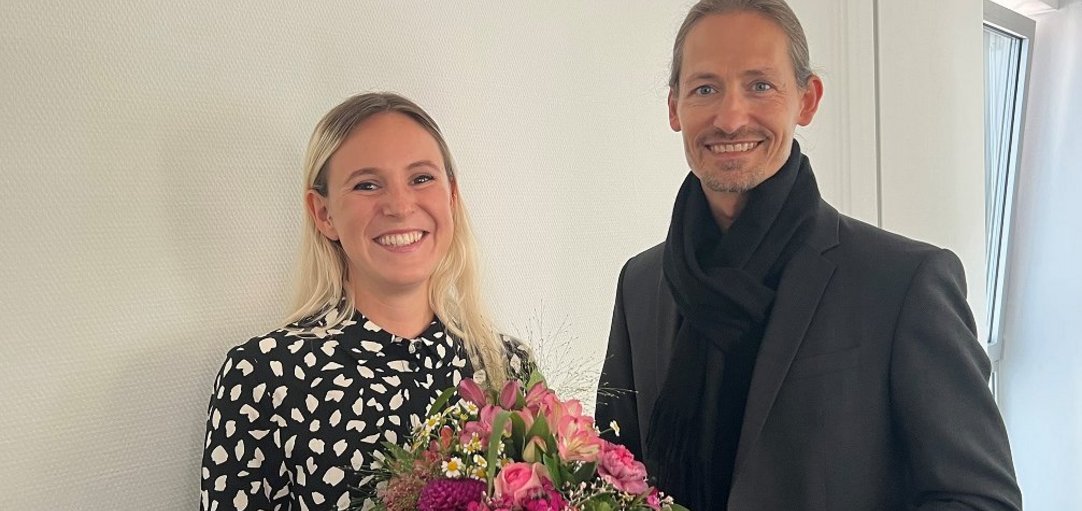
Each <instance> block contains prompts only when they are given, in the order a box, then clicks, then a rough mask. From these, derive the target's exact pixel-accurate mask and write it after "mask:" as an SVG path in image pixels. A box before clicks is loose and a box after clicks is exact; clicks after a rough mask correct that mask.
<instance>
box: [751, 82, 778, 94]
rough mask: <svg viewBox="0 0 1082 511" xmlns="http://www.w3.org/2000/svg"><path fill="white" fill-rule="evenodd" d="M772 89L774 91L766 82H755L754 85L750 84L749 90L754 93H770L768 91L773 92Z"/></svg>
mask: <svg viewBox="0 0 1082 511" xmlns="http://www.w3.org/2000/svg"><path fill="white" fill-rule="evenodd" d="M773 89H774V86H773V85H770V84H769V83H767V82H755V83H753V84H751V90H753V91H755V92H767V91H770V90H773Z"/></svg>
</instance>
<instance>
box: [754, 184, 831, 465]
mask: <svg viewBox="0 0 1082 511" xmlns="http://www.w3.org/2000/svg"><path fill="white" fill-rule="evenodd" d="M838 220H839V218H838V212H837V211H836V210H834V208H832V207H830V206H829V205H827V204H826V203H825V202H821V203H820V208H819V214H818V216H817V219H816V225H815V228H814V231H813V232H812V234H811V236H810V237H809V239H808V241H807V243H806V244H805V245H804V247H803V248H801V249H800V250H798V251H797V252H796V253H795V254H794V255H793V258H792V260H790V261H789V264H788V266H786V268H785V271H784V273H783V275H782V278H781V281H780V283H779V285H778V291H777V295H775V301H774V307H773V310H772V311H771V313H770V320H769V322H768V324H767V327H766V331H765V333H764V335H763V342H762V344H761V345H760V347H759V356H758V357H757V358H756V360H755V369H754V371H753V372H752V378H751V387H750V388H749V390H748V401H747V408H746V409H745V411H744V423H743V425H742V427H741V433H740V445H739V446H738V447H737V451H736V465H735V470H734V473H733V484H736V482H737V480H738V478H739V477H740V473H741V468H742V465H743V464H744V462H745V461H746V460H747V457H748V455H749V453H750V452H751V451H752V450H753V448H754V447H755V443H756V442H757V441H758V440H759V435H760V433H762V431H763V424H764V423H765V422H766V418H767V415H769V413H770V409H771V408H772V407H773V406H774V400H775V398H777V396H778V390H779V389H780V388H781V384H782V382H783V381H784V380H785V376H786V374H787V373H788V371H789V366H790V364H791V363H792V362H793V358H794V357H795V356H796V352H797V348H799V347H800V343H801V342H802V341H803V340H804V333H805V332H807V330H808V325H809V324H811V320H812V318H813V317H814V316H815V310H816V308H817V307H818V305H819V300H820V298H822V296H823V291H824V290H825V289H826V287H827V284H828V283H829V282H830V278H831V276H832V275H833V274H834V263H832V262H830V261H828V260H827V259H826V258H824V257H823V256H822V252H823V251H825V250H827V249H829V248H831V247H833V246H836V245H837V244H838Z"/></svg>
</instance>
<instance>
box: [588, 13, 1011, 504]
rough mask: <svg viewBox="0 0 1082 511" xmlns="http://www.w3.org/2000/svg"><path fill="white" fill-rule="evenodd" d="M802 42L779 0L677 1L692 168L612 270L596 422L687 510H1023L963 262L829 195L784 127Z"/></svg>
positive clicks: (676, 59) (678, 58) (679, 117)
mask: <svg viewBox="0 0 1082 511" xmlns="http://www.w3.org/2000/svg"><path fill="white" fill-rule="evenodd" d="M808 61H809V58H808V47H807V42H806V40H805V37H804V33H803V29H802V28H801V26H800V23H799V21H798V20H797V19H796V16H795V15H794V14H793V12H792V10H791V9H790V8H789V6H788V5H786V4H785V2H784V1H783V0H704V1H701V2H699V3H698V4H696V5H695V6H694V7H692V9H691V11H690V12H689V14H688V16H687V18H686V19H685V20H684V23H683V25H682V26H681V27H680V30H679V32H678V34H677V37H676V42H675V44H674V47H673V60H672V74H671V77H670V82H669V87H670V89H669V100H668V103H669V125H670V126H671V127H672V129H673V130H674V131H678V132H680V133H681V134H682V136H683V142H684V151H685V154H686V157H687V162H688V165H689V167H690V168H691V172H690V173H689V174H688V176H687V177H686V179H685V180H684V182H683V185H682V186H681V188H680V190H679V192H678V194H677V198H676V203H675V205H674V207H673V213H672V221H671V223H670V226H669V233H668V236H667V238H666V240H665V242H664V243H662V244H660V245H658V246H656V247H654V248H652V249H650V250H647V251H646V252H643V253H642V254H639V255H637V256H635V257H634V258H632V259H631V260H629V261H628V262H627V264H626V265H625V267H624V269H623V270H622V272H621V275H620V283H619V288H618V290H617V297H616V307H615V312H614V316H613V324H612V331H611V333H610V339H609V347H608V357H607V358H606V362H605V366H604V369H603V373H602V376H601V382H600V385H599V388H600V389H601V390H600V391H599V395H598V409H597V420H598V423H599V424H608V423H609V421H610V420H616V421H617V422H618V423H619V424H620V426H621V427H622V429H623V431H624V433H623V435H622V436H621V437H619V438H615V437H614V438H610V440H612V441H618V442H620V443H623V444H624V445H626V446H627V447H628V448H630V449H631V450H632V451H633V452H635V453H636V454H637V455H638V456H641V457H642V458H643V459H645V460H646V462H647V465H648V467H649V468H650V470H651V473H653V474H654V475H655V476H656V477H657V479H658V485H659V487H660V488H661V489H662V490H663V491H666V492H668V493H669V494H671V495H673V496H674V497H675V498H676V500H677V501H678V502H680V503H682V504H684V505H686V506H688V507H689V508H691V509H694V510H725V509H728V510H734V511H735V510H752V509H754V510H778V511H781V510H831V511H836V510H842V511H844V510H854V511H855V510H908V509H922V510H933V509H942V510H947V509H967V510H1014V509H1021V495H1020V493H1019V490H1018V485H1017V483H1016V481H1015V476H1014V469H1013V466H1012V462H1011V455H1010V448H1009V445H1008V441H1007V435H1006V431H1005V428H1004V426H1003V421H1002V419H1001V417H1000V415H999V411H998V409H997V407H996V404H995V402H994V400H993V399H992V396H991V394H990V392H989V390H988V386H987V382H988V376H989V370H990V364H989V362H988V358H987V356H986V355H985V353H984V351H983V350H982V349H981V346H980V344H979V342H978V341H977V338H976V335H975V327H974V323H973V317H972V314H971V313H970V311H969V309H968V306H967V304H966V301H965V278H964V275H963V271H962V266H961V263H960V262H959V261H958V258H957V257H956V256H955V255H954V254H953V253H951V252H949V251H947V250H943V249H939V248H936V247H933V246H930V245H928V244H925V243H921V242H917V241H913V240H909V239H906V238H903V237H901V236H897V235H894V234H891V233H888V232H885V231H883V230H880V229H878V228H875V227H873V226H870V225H867V224H864V223H861V222H859V221H857V220H854V219H851V218H848V217H846V216H844V215H841V214H839V213H838V212H837V211H836V210H835V209H833V208H832V207H831V206H830V205H828V204H826V203H825V202H824V201H823V200H822V198H821V197H820V195H819V191H818V188H817V186H816V183H815V177H814V175H813V173H812V168H811V164H810V162H809V160H808V158H807V157H806V156H804V155H803V154H801V151H800V146H799V144H797V143H796V142H795V141H794V140H793V133H794V131H795V129H796V127H797V126H804V125H807V124H809V123H811V122H812V119H813V117H814V116H815V113H816V110H817V108H818V106H819V101H820V99H821V98H822V95H823V84H822V81H821V80H820V79H819V77H817V76H815V74H814V73H812V71H811V70H810V67H809V64H808ZM625 391H626V392H625Z"/></svg>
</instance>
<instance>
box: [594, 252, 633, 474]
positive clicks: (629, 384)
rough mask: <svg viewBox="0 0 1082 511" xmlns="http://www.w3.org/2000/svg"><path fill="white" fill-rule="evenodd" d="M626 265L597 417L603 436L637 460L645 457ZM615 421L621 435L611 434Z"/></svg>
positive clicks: (598, 387)
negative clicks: (626, 296)
mask: <svg viewBox="0 0 1082 511" xmlns="http://www.w3.org/2000/svg"><path fill="white" fill-rule="evenodd" d="M626 273H627V265H624V268H623V269H622V270H620V280H619V283H618V284H617V286H616V305H615V307H614V308H613V312H612V327H611V328H610V330H609V345H608V349H607V350H606V353H605V362H604V365H603V366H602V369H601V379H600V381H599V382H598V385H597V410H596V412H595V414H594V416H595V420H596V423H597V426H598V428H600V429H601V430H603V431H606V432H605V433H604V434H603V435H602V436H603V437H604V438H605V439H606V440H608V441H610V442H614V443H618V444H622V445H624V446H625V447H627V448H628V449H629V450H630V451H631V452H632V453H633V454H634V455H635V458H636V459H639V460H641V459H643V458H642V437H641V435H640V431H641V430H640V428H639V415H638V406H637V405H636V394H635V378H634V371H633V370H632V364H631V360H632V353H631V336H630V334H629V332H628V329H627V317H626V316H625V312H624V300H623V293H624V276H625V275H626ZM612 421H615V422H616V423H617V424H618V426H619V435H618V436H617V435H616V434H615V431H611V428H610V426H609V423H610V422H612Z"/></svg>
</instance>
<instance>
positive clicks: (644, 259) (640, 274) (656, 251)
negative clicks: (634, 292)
mask: <svg viewBox="0 0 1082 511" xmlns="http://www.w3.org/2000/svg"><path fill="white" fill-rule="evenodd" d="M664 253H665V242H661V243H658V244H657V245H654V246H652V247H650V248H648V249H646V250H643V251H642V252H639V253H638V254H636V255H635V256H633V257H632V258H631V259H628V260H627V263H625V264H624V270H623V272H622V273H623V279H624V280H625V281H632V282H639V281H641V280H643V279H649V278H653V279H656V278H657V276H658V275H659V273H660V272H661V259H662V256H663V254H664Z"/></svg>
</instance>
